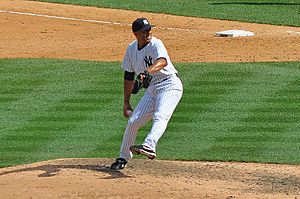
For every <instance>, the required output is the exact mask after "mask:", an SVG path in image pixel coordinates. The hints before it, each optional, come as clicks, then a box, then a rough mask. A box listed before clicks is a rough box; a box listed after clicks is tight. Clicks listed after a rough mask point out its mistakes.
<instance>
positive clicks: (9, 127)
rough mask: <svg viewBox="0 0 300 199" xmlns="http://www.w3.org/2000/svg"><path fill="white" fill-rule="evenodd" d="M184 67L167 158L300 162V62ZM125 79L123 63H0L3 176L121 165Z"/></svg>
mask: <svg viewBox="0 0 300 199" xmlns="http://www.w3.org/2000/svg"><path fill="white" fill-rule="evenodd" d="M176 67H177V69H178V71H179V74H180V77H181V79H182V81H183V84H184V88H185V89H184V95H183V98H182V100H181V102H180V104H179V106H178V108H177V109H176V111H175V113H174V115H173V117H172V119H171V121H170V123H169V126H168V129H167V131H166V133H165V134H164V135H163V137H162V139H161V140H160V143H159V145H158V151H157V152H158V158H159V159H181V160H209V161H216V160H220V161H249V162H272V163H300V122H299V121H300V106H299V103H300V66H299V63H298V62H290V63H280V62H278V63H193V64H191V63H188V64H187V63H186V64H185V63H180V64H176ZM122 78H123V72H122V70H121V68H120V63H117V62H110V63H102V62H88V61H75V60H51V59H50V60H48V59H2V60H0V115H1V118H0V126H1V134H0V143H1V144H0V167H5V166H10V165H16V164H23V163H30V162H36V161H41V160H48V159H54V158H62V157H84V158H89V157H91V158H93V157H117V156H118V151H119V146H120V143H121V140H122V137H123V130H124V128H125V125H126V122H127V120H126V119H125V118H124V117H123V116H122V106H123V104H122V102H123V91H122V89H123V88H122V83H123V80H122ZM141 95H142V93H140V94H139V95H137V96H134V99H133V105H135V104H136V103H137V101H138V99H139V98H140V97H141ZM149 127H150V126H149V125H147V126H146V127H144V128H143V129H142V130H141V131H140V134H139V135H138V138H137V141H138V142H141V141H142V140H143V138H144V136H145V135H146V133H147V130H148V129H149Z"/></svg>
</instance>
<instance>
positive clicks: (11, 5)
mask: <svg viewBox="0 0 300 199" xmlns="http://www.w3.org/2000/svg"><path fill="white" fill-rule="evenodd" d="M0 10H1V11H0V58H16V57H19V58H23V57H33V58H63V59H81V60H98V61H121V60H122V57H123V54H124V51H125V49H126V47H127V45H128V43H129V42H131V41H132V40H133V39H134V37H133V35H132V34H131V31H130V25H128V24H130V23H131V22H132V20H134V19H135V18H137V17H140V16H145V17H148V18H149V19H150V21H151V22H152V23H153V24H156V26H157V28H156V29H155V31H154V35H155V36H157V37H158V38H161V39H162V40H163V41H164V43H165V44H166V46H167V48H168V50H169V53H170V56H171V58H172V60H173V61H175V62H257V61H299V60H300V28H294V27H282V26H271V25H259V24H250V23H238V22H233V21H220V20H210V19H199V18H192V17H178V16H171V15H163V14H151V13H141V12H132V11H123V10H112V9H101V8H90V7H80V6H70V5H58V4H49V3H41V2H30V1H21V0H0ZM7 11H10V13H8V12H7ZM12 12H14V13H12ZM15 12H18V13H15ZM21 13H23V14H21ZM24 13H27V14H25V15H24ZM28 13H35V14H42V15H48V17H45V16H37V15H28ZM49 16H52V18H49ZM53 16H58V17H65V18H68V19H62V18H53ZM70 18H72V20H70ZM78 19H81V21H80V20H78ZM83 20H97V21H94V22H91V21H83ZM99 21H106V22H118V23H120V24H106V23H99ZM192 27H194V28H193V29H192ZM229 29H244V30H249V31H252V32H254V33H255V36H254V37H240V38H216V37H214V33H215V32H217V31H221V30H229ZM113 161H114V160H113V159H61V160H53V161H47V162H41V163H36V164H31V165H21V166H16V167H9V168H2V169H0V198H1V199H2V198H141V197H144V198H187V197H196V198H228V199H229V198H232V199H233V198H243V199H244V198H251V199H252V198H280V199H281V198H293V199H295V198H297V197H298V198H299V195H300V167H299V165H297V166H296V165H273V164H254V163H220V162H180V161H160V160H154V161H149V160H144V159H133V160H132V161H130V164H129V165H128V167H127V168H126V169H125V170H123V171H121V172H111V171H109V169H108V166H109V165H110V164H111V163H112V162H113Z"/></svg>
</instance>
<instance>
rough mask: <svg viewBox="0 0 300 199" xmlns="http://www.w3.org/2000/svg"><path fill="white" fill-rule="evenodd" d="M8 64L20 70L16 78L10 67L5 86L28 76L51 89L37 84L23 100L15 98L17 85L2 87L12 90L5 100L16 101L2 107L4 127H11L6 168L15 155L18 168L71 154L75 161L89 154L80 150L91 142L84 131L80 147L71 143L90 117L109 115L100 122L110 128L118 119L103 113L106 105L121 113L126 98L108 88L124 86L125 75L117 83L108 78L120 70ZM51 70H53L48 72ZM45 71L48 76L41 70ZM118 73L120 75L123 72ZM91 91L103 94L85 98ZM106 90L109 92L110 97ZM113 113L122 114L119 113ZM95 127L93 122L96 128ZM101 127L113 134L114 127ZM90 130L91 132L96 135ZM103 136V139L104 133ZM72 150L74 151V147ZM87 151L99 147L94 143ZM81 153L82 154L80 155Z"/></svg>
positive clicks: (58, 63)
mask: <svg viewBox="0 0 300 199" xmlns="http://www.w3.org/2000/svg"><path fill="white" fill-rule="evenodd" d="M3 63H5V64H3V65H6V64H8V65H9V64H10V65H12V68H16V72H15V73H13V71H12V70H11V68H10V67H6V68H7V71H6V73H5V72H4V73H2V74H3V76H2V77H1V80H3V81H4V80H5V79H7V77H9V76H10V75H11V76H17V77H19V78H17V80H16V81H19V80H20V79H23V78H22V77H23V76H26V78H27V79H29V82H31V81H34V80H37V79H39V78H40V77H43V78H44V79H46V80H47V81H46V82H47V83H45V84H36V85H35V86H33V87H32V88H31V89H30V90H29V89H24V90H26V93H22V95H18V94H17V93H16V92H14V88H13V85H14V83H15V82H10V85H9V87H8V84H1V87H6V90H5V92H4V93H1V96H6V95H7V93H9V94H10V95H12V96H14V98H15V99H16V100H15V102H14V103H10V104H9V103H7V102H6V103H1V104H0V107H1V111H3V112H4V114H3V115H4V116H5V117H3V118H1V122H3V123H6V122H7V123H8V124H6V129H3V132H2V133H1V135H0V137H1V142H2V143H4V144H3V145H1V146H0V148H1V157H2V158H4V160H3V161H1V162H6V161H5V160H6V159H7V158H8V159H10V158H9V157H8V156H7V155H6V154H10V153H14V154H15V155H14V156H13V157H16V154H20V156H19V157H18V158H16V159H14V161H15V163H16V164H19V163H22V162H31V161H36V160H41V159H47V158H49V157H52V158H53V157H54V156H56V157H65V156H66V154H67V153H68V151H69V153H72V156H74V155H75V156H76V154H80V153H82V152H83V151H85V150H86V149H87V148H86V147H80V143H83V139H82V138H84V139H85V140H91V139H89V135H86V134H84V133H85V131H83V132H82V133H81V136H80V137H79V138H78V139H77V140H75V142H76V143H70V142H68V141H69V140H73V137H74V134H75V132H76V131H74V129H78V128H77V126H80V124H81V123H83V122H85V121H86V120H89V119H90V118H89V117H90V115H92V114H93V112H95V111H99V112H102V113H105V115H103V116H105V117H106V119H104V120H103V118H98V120H99V121H101V120H102V122H107V118H110V119H112V118H115V117H114V116H112V115H111V114H109V113H107V111H102V110H105V109H104V105H105V107H120V106H116V105H115V104H114V103H115V102H116V100H118V98H117V97H116V95H118V93H120V90H121V87H119V88H117V87H112V86H109V85H108V84H111V82H110V80H112V82H120V80H121V78H120V77H119V74H120V73H119V74H114V75H115V76H113V77H111V76H108V75H107V74H111V75H112V73H111V71H110V69H111V68H112V67H115V66H116V65H115V64H112V63H102V64H101V63H98V64H97V63H96V64H95V63H92V64H91V63H90V62H77V61H75V62H73V61H68V62H65V61H60V60H24V61H23V63H20V60H3ZM16 65H17V66H16ZM45 65H47V67H46V68H45V67H44V66H45ZM1 66H2V64H1ZM4 68H5V67H2V68H1V69H2V70H3V69H4ZM35 68H36V71H35V70H34V69H35ZM41 68H44V69H45V70H41ZM118 69H119V68H118ZM29 71H30V72H29ZM115 71H116V72H118V70H115ZM98 73H99V74H98ZM101 74H102V75H101ZM22 81H23V80H22ZM21 85H22V84H17V85H16V86H17V88H19V87H20V86H21ZM26 85H27V84H26V82H25V84H24V85H23V86H24V87H26ZM108 87H110V88H109V89H110V91H108V90H107V88H108ZM22 89H23V88H22ZM86 90H87V91H91V90H94V91H97V90H99V91H100V92H99V93H97V92H94V93H92V94H88V93H87V92H85V91H86ZM104 90H106V91H108V92H107V93H106V94H104V93H103V91H104ZM118 101H121V100H118ZM76 106H77V107H80V109H76V108H75V110H74V109H73V107H76ZM111 113H116V111H113V112H111ZM112 121H114V120H112ZM91 124H92V122H90V125H91ZM3 126H5V125H3ZM101 126H102V127H101V128H102V130H103V127H105V128H110V126H113V125H109V123H108V125H104V124H102V125H101ZM98 129H99V128H98ZM85 130H88V131H90V129H85ZM103 131H104V130H103ZM104 132H105V131H104ZM97 133H98V134H99V135H101V130H100V131H98V132H97ZM108 135H109V134H108ZM85 136H86V137H87V138H86V137H85ZM80 138H81V139H80ZM97 138H99V140H98V142H104V139H105V136H102V137H101V138H102V139H100V136H97ZM71 144H73V145H72V146H71ZM86 145H87V146H91V147H94V146H93V145H91V144H90V143H88V144H86ZM53 146H54V147H53ZM61 146H63V147H61ZM73 148H75V149H73ZM24 151H26V152H27V153H26V155H24ZM74 151H75V153H74ZM78 151H80V153H77V152H78Z"/></svg>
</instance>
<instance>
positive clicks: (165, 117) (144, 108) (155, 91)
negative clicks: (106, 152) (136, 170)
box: [120, 76, 182, 160]
mask: <svg viewBox="0 0 300 199" xmlns="http://www.w3.org/2000/svg"><path fill="white" fill-rule="evenodd" d="M181 96H182V84H181V81H180V79H179V78H177V77H176V76H173V77H171V78H169V79H168V80H166V81H164V82H161V83H159V84H156V85H152V86H150V87H149V88H148V90H147V91H146V93H145V94H144V96H143V97H142V99H141V100H140V102H139V103H138V105H137V107H136V108H135V110H134V111H133V114H132V116H131V118H130V119H129V120H128V124H127V127H126V130H125V134H124V137H123V142H122V146H121V149H120V157H121V158H124V159H126V160H129V159H130V158H131V157H132V154H131V152H130V151H129V147H130V146H132V145H134V144H135V140H136V136H137V132H138V129H139V128H140V127H142V126H143V125H145V123H146V122H148V121H150V120H151V119H152V118H153V125H152V128H151V130H150V132H149V133H148V135H147V137H146V139H145V141H144V143H143V144H144V145H146V146H148V147H149V148H151V149H152V150H154V151H155V150H156V144H157V142H158V140H159V139H160V138H161V136H162V135H163V133H164V132H165V130H166V128H167V125H168V122H169V120H170V118H171V116H172V114H173V112H174V110H175V108H176V106H177V104H178V102H179V101H180V99H181Z"/></svg>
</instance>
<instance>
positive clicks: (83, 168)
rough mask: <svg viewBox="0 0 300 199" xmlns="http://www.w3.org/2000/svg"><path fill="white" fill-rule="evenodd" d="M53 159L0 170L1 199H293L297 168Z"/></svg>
mask: <svg viewBox="0 0 300 199" xmlns="http://www.w3.org/2000/svg"><path fill="white" fill-rule="evenodd" d="M113 161H114V160H113V159H58V160H53V161H46V162H41V163H36V164H31V165H23V166H17V167H10V168H3V169H0V182H1V184H0V185H1V193H0V197H1V198H141V197H143V198H187V197H196V198H223V199H224V198H243V199H245V198H251V199H253V198H281V199H282V198H297V195H299V194H300V166H295V165H274V164H255V163H224V162H223V163H221V162H181V161H162V160H153V161H151V160H145V159H133V160H132V161H130V163H129V165H128V166H127V167H126V168H125V169H124V170H122V171H121V172H119V171H117V172H114V171H110V169H109V165H110V164H111V163H112V162H113Z"/></svg>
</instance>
